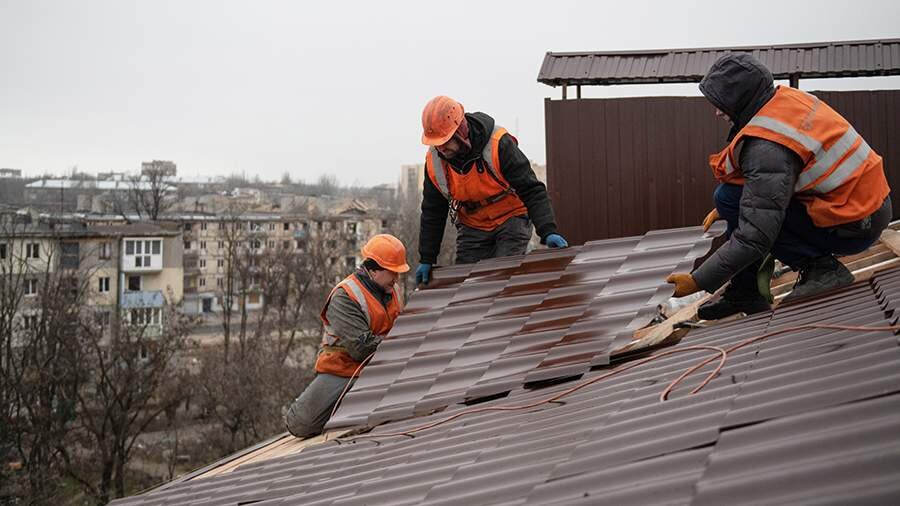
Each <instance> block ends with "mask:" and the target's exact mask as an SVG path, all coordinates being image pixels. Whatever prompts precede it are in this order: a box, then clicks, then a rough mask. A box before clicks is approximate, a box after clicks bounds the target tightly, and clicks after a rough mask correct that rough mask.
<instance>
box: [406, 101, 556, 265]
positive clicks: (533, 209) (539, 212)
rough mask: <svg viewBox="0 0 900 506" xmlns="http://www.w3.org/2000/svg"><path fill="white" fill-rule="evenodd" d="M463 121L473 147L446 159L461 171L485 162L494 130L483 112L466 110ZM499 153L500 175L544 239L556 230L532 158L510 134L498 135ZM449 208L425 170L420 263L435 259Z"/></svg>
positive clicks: (420, 227)
mask: <svg viewBox="0 0 900 506" xmlns="http://www.w3.org/2000/svg"><path fill="white" fill-rule="evenodd" d="M466 121H468V123H469V140H470V141H471V143H472V149H471V151H469V152H468V153H466V154H465V155H462V156H459V157H457V158H454V159H452V160H449V162H450V166H451V167H452V168H453V170H455V171H457V172H459V173H460V174H465V173H466V172H467V171H469V170H470V169H471V168H472V164H473V163H476V164H483V163H484V161H483V160H482V157H481V152H482V151H483V150H484V146H485V145H486V144H487V143H488V142H489V141H490V137H491V132H493V131H494V118H492V117H490V116H488V115H487V114H485V113H483V112H475V113H466ZM499 155H500V168H501V172H502V174H503V177H504V178H506V181H508V182H509V185H510V186H512V188H513V189H514V190H516V194H518V196H519V198H520V199H522V202H523V203H524V204H525V207H526V208H528V217H529V218H531V221H532V222H533V223H534V228H535V230H536V231H537V234H538V236H539V237H540V238H541V242H544V240H545V239H546V238H547V236H548V235H550V234H555V233H557V230H556V222H555V219H554V217H553V208H552V207H551V205H550V196H549V195H547V187H546V186H545V185H544V183H542V182H540V181H539V180H538V178H537V177H536V176H535V175H534V171H533V170H532V169H531V162H529V161H528V157H527V156H525V154H524V153H522V151H521V150H520V149H519V147H518V146H517V145H516V143H515V141H514V140H513V138H512V136H511V135H509V134H507V135H504V136H503V137H501V138H500V153H499ZM449 209H450V204H449V202H447V199H446V198H444V195H443V194H441V192H440V191H439V190H438V189H437V188H436V187H435V186H434V183H432V182H431V178H429V177H428V174H427V173H426V174H425V182H424V186H423V189H422V218H421V221H420V225H419V257H420V260H419V261H420V262H421V263H423V264H434V263H435V262H436V261H437V257H438V253H440V250H441V241H442V240H443V238H444V226H445V225H446V223H447V213H448V211H449Z"/></svg>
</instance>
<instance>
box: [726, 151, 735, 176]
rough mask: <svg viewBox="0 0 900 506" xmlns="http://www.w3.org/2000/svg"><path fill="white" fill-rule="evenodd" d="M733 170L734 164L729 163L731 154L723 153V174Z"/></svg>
mask: <svg viewBox="0 0 900 506" xmlns="http://www.w3.org/2000/svg"><path fill="white" fill-rule="evenodd" d="M732 172H734V165H732V164H731V154H730V153H725V174H731V173H732Z"/></svg>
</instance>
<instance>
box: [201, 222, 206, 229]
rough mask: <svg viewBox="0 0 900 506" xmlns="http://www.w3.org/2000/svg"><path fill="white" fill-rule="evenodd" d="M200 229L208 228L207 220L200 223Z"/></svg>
mask: <svg viewBox="0 0 900 506" xmlns="http://www.w3.org/2000/svg"><path fill="white" fill-rule="evenodd" d="M200 230H206V222H203V223H201V224H200Z"/></svg>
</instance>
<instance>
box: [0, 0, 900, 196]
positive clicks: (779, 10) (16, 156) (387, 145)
mask: <svg viewBox="0 0 900 506" xmlns="http://www.w3.org/2000/svg"><path fill="white" fill-rule="evenodd" d="M898 21H900V2H897V1H896V0H881V1H865V0H856V1H853V2H847V1H846V0H842V1H830V0H829V1H823V0H819V1H814V2H813V1H803V2H792V1H785V0H780V1H767V0H755V1H752V2H751V1H745V2H726V1H721V0H719V1H694V2H690V1H658V2H650V1H640V0H631V1H625V2H606V1H598V0H594V1H578V0H569V1H566V2H558V1H542V2H533V1H527V0H519V1H488V0H480V1H477V0H473V1H468V0H457V1H453V2H441V3H437V2H423V1H421V0H420V1H390V2H388V1H371V0H370V1H350V0H344V1H331V2H303V1H299V0H297V1H269V0H254V1H234V0H202V1H201V0H197V1H190V0H175V1H168V0H146V1H140V2H138V1H131V0H105V1H101V0H78V1H74V0H58V1H48V0H0V70H2V78H0V167H11V168H20V169H23V170H24V171H25V173H26V174H30V175H38V174H42V173H44V172H54V173H63V172H65V171H68V170H70V169H71V167H73V166H76V165H77V166H78V169H79V170H82V171H86V172H97V171H101V170H126V171H135V170H138V169H139V168H140V162H141V161H144V160H151V159H163V160H173V161H175V162H176V163H177V164H178V169H179V174H181V175H186V176H195V175H215V174H221V175H226V174H230V173H242V172H243V173H246V174H247V175H248V176H252V175H259V176H261V177H262V178H264V179H277V178H279V177H280V175H281V174H282V173H284V172H289V173H290V174H291V176H292V177H293V178H294V179H303V180H306V181H314V180H315V179H316V178H318V176H319V175H320V174H323V173H331V174H335V175H337V176H338V178H339V179H340V181H341V182H342V183H344V184H349V183H356V184H365V185H373V184H380V183H394V182H396V181H397V178H398V176H399V167H400V165H401V164H407V163H419V162H420V161H421V160H422V158H423V153H424V151H423V147H422V146H421V144H420V143H419V136H420V129H421V126H420V117H421V116H420V114H421V108H422V106H423V105H424V103H425V102H426V101H427V100H428V99H429V98H431V97H432V96H434V95H438V94H445V95H450V96H453V97H455V98H457V99H458V100H460V101H461V102H463V104H464V105H465V106H466V110H468V111H475V110H482V111H485V112H487V113H488V114H491V115H492V116H494V117H495V118H496V119H497V121H498V123H499V124H501V125H504V126H506V127H507V128H509V129H510V130H512V131H514V132H515V133H516V134H517V135H518V138H519V141H520V146H521V148H522V149H523V151H525V153H526V154H528V155H529V156H530V157H531V158H532V159H534V160H536V161H538V162H543V161H544V160H545V151H544V117H543V99H544V97H548V96H550V97H555V98H558V97H559V95H560V91H559V90H558V89H553V88H550V87H547V86H544V85H541V84H538V83H537V81H536V77H537V73H538V71H539V69H540V65H541V62H542V60H543V57H544V54H545V53H546V52H547V51H581V50H628V49H649V48H666V47H695V46H721V45H755V44H778V43H797V42H818V41H823V40H852V39H873V38H893V37H898V36H900V33H898V32H900V28H898ZM898 83H900V80H898V78H872V79H859V80H855V79H854V80H844V81H841V80H828V81H805V82H801V87H803V88H806V89H848V88H855V89H869V88H874V89H877V88H898V87H900V84H898ZM695 89H696V86H694V85H668V86H629V87H613V88H595V89H592V90H585V96H599V97H603V96H623V95H650V94H654V95H659V94H672V95H686V94H687V95H692V94H696V91H695Z"/></svg>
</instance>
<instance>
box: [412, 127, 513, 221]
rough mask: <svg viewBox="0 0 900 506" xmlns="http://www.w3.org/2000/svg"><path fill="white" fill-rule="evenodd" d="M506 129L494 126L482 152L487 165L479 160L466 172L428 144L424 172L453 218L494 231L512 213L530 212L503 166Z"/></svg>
mask: <svg viewBox="0 0 900 506" xmlns="http://www.w3.org/2000/svg"><path fill="white" fill-rule="evenodd" d="M506 133H507V131H506V129H505V128H503V127H498V126H495V127H494V131H493V133H492V134H491V139H490V141H488V142H487V144H486V145H485V146H484V150H483V151H482V153H481V158H482V160H483V161H484V166H483V167H481V168H479V167H478V162H477V161H476V162H474V163H473V164H472V167H471V168H470V169H469V171H468V172H466V173H465V174H460V173H459V172H457V171H455V170H453V168H451V167H450V163H449V162H447V161H446V160H444V159H442V158H441V157H440V156H438V151H437V149H435V148H434V147H433V146H432V147H431V148H429V150H428V154H427V155H426V156H425V172H426V173H427V174H428V177H429V178H431V182H432V183H434V186H435V188H437V189H438V191H440V192H441V194H443V195H444V198H446V199H447V201H448V202H449V203H450V215H451V216H452V217H453V219H454V222H456V221H457V220H458V221H460V222H462V223H463V224H464V225H466V226H469V227H472V228H477V229H478V230H485V231H491V230H494V229H496V228H497V227H499V226H500V225H502V224H504V223H505V222H506V220H508V219H510V218H512V217H513V216H522V215H525V214H527V213H528V209H527V208H526V207H525V204H524V203H523V202H522V199H520V198H519V197H518V195H516V191H515V190H514V189H513V188H512V187H511V186H510V185H509V183H508V182H507V181H506V178H504V177H503V171H502V169H501V167H500V138H501V137H503V136H504V135H505V134H506ZM513 140H515V137H513Z"/></svg>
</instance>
